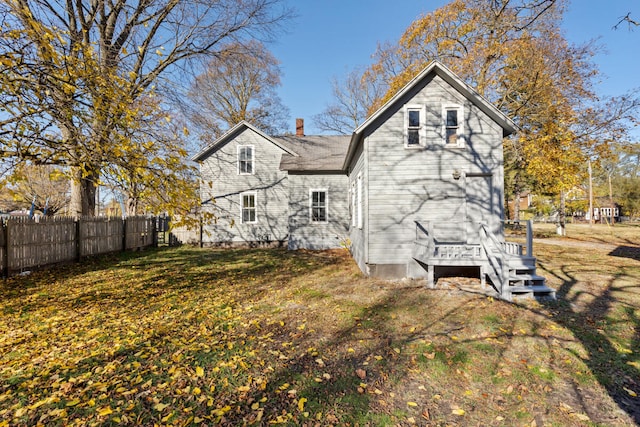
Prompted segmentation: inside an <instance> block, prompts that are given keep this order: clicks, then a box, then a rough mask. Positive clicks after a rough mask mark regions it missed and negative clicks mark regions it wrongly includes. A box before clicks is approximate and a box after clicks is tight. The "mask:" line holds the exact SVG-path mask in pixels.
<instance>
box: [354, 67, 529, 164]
mask: <svg viewBox="0 0 640 427" xmlns="http://www.w3.org/2000/svg"><path fill="white" fill-rule="evenodd" d="M432 73H435V74H436V75H438V76H439V77H441V78H442V79H443V80H444V81H446V82H447V83H449V84H450V85H451V86H452V87H453V88H454V89H456V90H457V91H458V92H459V93H460V94H462V95H463V96H464V97H465V98H467V99H468V100H469V101H470V102H471V103H473V104H474V105H475V106H476V107H478V108H479V109H480V110H481V111H483V112H484V113H485V114H486V115H487V116H489V117H490V118H491V119H493V120H494V121H495V122H496V123H497V124H499V125H500V126H501V127H502V136H503V137H506V136H509V135H511V134H512V133H515V132H516V130H517V126H516V124H515V123H514V122H513V121H512V120H511V119H510V118H509V117H507V116H506V115H505V114H504V113H503V112H502V111H500V110H499V109H497V108H496V107H495V106H494V105H493V104H492V103H490V102H489V101H487V100H486V99H485V98H484V97H483V96H482V95H480V94H479V93H478V92H476V90H475V89H473V88H472V87H471V86H469V85H468V84H466V83H465V82H464V81H462V80H461V79H460V78H459V77H458V76H456V75H455V74H454V73H453V71H451V70H450V69H448V68H447V67H446V66H444V65H443V64H442V63H440V62H439V61H432V62H431V63H430V64H429V65H427V66H426V67H425V68H424V69H423V70H422V71H421V72H420V73H418V75H416V76H415V77H414V78H413V79H411V80H410V81H409V83H407V84H406V85H405V86H404V87H403V88H402V89H400V90H399V91H398V92H397V93H396V94H395V95H394V96H393V97H392V98H391V99H389V100H388V101H387V102H385V103H384V105H383V106H382V107H380V108H378V110H376V112H374V113H373V114H372V115H371V116H369V117H368V118H367V120H365V121H364V123H362V124H361V125H360V126H358V128H357V129H356V130H355V131H354V132H353V134H352V135H351V141H350V143H349V150H348V152H347V155H346V156H345V159H344V163H343V165H342V168H343V169H344V170H346V169H347V168H348V166H349V163H350V162H351V158H352V157H353V155H354V154H355V151H356V148H357V146H358V143H359V142H360V140H361V139H362V137H363V135H364V133H365V132H366V131H367V129H369V128H370V127H371V126H372V125H373V124H374V123H375V122H376V121H377V119H378V118H380V116H382V115H383V114H385V113H386V112H387V111H389V110H391V109H392V108H393V107H394V106H395V105H396V103H397V102H398V101H399V100H400V99H402V98H403V97H404V96H405V95H406V94H407V93H409V92H410V91H411V90H413V89H414V88H415V87H416V86H418V85H419V84H420V83H421V82H422V81H423V80H424V79H426V78H427V77H428V76H430V75H431V74H432Z"/></svg>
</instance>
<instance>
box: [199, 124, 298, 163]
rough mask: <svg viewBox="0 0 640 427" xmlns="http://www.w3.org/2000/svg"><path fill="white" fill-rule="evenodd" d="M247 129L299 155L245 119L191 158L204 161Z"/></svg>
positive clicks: (284, 149)
mask: <svg viewBox="0 0 640 427" xmlns="http://www.w3.org/2000/svg"><path fill="white" fill-rule="evenodd" d="M246 129H250V130H252V131H253V132H255V133H257V134H258V135H260V136H261V137H263V138H264V139H266V140H267V141H269V142H271V143H272V144H274V145H275V146H277V147H278V148H280V149H281V150H283V151H285V152H286V153H287V154H289V155H291V156H294V157H295V156H297V155H298V154H297V153H296V152H294V151H293V150H292V149H291V148H290V147H287V146H285V145H283V144H282V143H280V142H278V141H276V140H275V139H274V138H272V137H270V136H268V135H267V134H265V133H264V132H262V131H260V130H259V129H257V128H256V127H254V126H252V125H251V124H250V123H248V122H247V121H245V120H243V121H241V122H240V123H238V124H237V125H235V126H234V127H232V128H231V129H229V130H228V131H227V132H225V133H224V134H223V135H222V136H220V137H219V138H218V139H216V140H215V141H213V143H211V144H209V145H207V146H206V147H204V148H203V149H202V150H201V151H200V152H199V153H197V154H195V155H194V156H193V157H191V160H193V161H195V162H201V161H203V160H204V159H206V158H207V157H209V156H210V155H212V154H213V153H215V152H216V151H218V150H219V149H220V148H222V147H223V146H224V145H225V144H226V143H227V142H229V141H230V140H232V139H233V138H235V137H236V136H238V135H239V134H240V133H242V132H244V131H245V130H246Z"/></svg>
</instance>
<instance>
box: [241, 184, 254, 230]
mask: <svg viewBox="0 0 640 427" xmlns="http://www.w3.org/2000/svg"><path fill="white" fill-rule="evenodd" d="M240 210H241V212H240V214H241V217H242V223H243V224H254V223H256V222H258V220H257V216H256V193H253V192H252V193H241V194H240Z"/></svg>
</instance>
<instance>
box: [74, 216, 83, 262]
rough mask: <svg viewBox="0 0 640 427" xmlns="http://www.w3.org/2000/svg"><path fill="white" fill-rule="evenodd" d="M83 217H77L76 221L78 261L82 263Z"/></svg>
mask: <svg viewBox="0 0 640 427" xmlns="http://www.w3.org/2000/svg"><path fill="white" fill-rule="evenodd" d="M81 218H82V217H79V216H77V217H76V218H75V220H74V224H75V226H76V260H78V261H80V258H81V256H80V255H81V250H82V248H81V243H80V242H82V236H81V235H80V221H81Z"/></svg>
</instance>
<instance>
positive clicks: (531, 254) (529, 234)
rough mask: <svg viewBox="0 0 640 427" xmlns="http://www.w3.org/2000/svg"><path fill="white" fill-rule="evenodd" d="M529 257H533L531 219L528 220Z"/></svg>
mask: <svg viewBox="0 0 640 427" xmlns="http://www.w3.org/2000/svg"><path fill="white" fill-rule="evenodd" d="M527 256H528V257H532V256H533V228H532V227H531V220H530V219H529V220H527Z"/></svg>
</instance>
